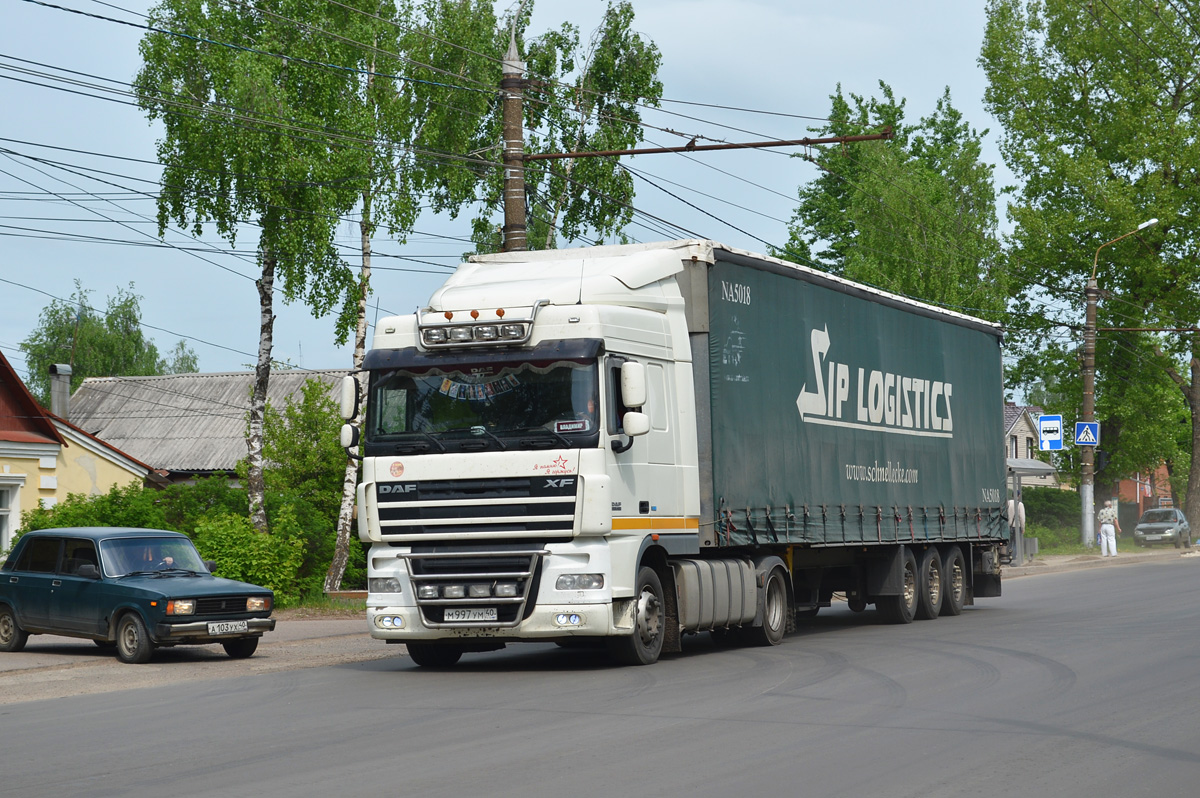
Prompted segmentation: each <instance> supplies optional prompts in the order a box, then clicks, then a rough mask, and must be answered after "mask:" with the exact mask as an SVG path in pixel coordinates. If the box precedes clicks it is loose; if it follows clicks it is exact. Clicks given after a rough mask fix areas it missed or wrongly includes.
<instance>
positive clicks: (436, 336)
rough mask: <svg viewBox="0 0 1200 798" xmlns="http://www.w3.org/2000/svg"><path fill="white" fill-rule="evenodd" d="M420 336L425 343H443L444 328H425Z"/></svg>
mask: <svg viewBox="0 0 1200 798" xmlns="http://www.w3.org/2000/svg"><path fill="white" fill-rule="evenodd" d="M421 338H422V339H423V340H424V341H425V343H427V344H444V343H446V331H445V330H425V331H424V332H423V333H421Z"/></svg>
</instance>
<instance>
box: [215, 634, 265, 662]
mask: <svg viewBox="0 0 1200 798" xmlns="http://www.w3.org/2000/svg"><path fill="white" fill-rule="evenodd" d="M221 647H222V648H224V649H225V653H226V654H228V655H229V656H230V657H232V658H233V659H245V658H246V657H249V656H252V655H253V654H254V652H255V650H256V649H257V648H258V638H257V637H239V638H237V639H236V640H224V641H222V642H221Z"/></svg>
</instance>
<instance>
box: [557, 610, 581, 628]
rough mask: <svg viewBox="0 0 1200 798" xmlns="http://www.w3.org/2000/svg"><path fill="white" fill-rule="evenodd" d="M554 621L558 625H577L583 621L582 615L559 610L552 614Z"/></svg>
mask: <svg viewBox="0 0 1200 798" xmlns="http://www.w3.org/2000/svg"><path fill="white" fill-rule="evenodd" d="M554 622H555V623H556V624H558V625H559V626H579V625H580V624H582V623H583V616H582V615H580V614H578V613H574V612H560V613H559V614H558V615H555V616H554Z"/></svg>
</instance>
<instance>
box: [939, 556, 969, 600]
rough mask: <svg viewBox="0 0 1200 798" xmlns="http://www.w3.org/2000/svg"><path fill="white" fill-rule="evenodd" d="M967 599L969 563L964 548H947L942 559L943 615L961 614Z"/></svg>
mask: <svg viewBox="0 0 1200 798" xmlns="http://www.w3.org/2000/svg"><path fill="white" fill-rule="evenodd" d="M966 601H967V564H966V560H965V559H964V558H963V553H962V549H960V548H959V547H958V546H952V547H950V548H948V549H946V557H945V559H944V560H942V615H961V614H962V611H963V605H964V604H966Z"/></svg>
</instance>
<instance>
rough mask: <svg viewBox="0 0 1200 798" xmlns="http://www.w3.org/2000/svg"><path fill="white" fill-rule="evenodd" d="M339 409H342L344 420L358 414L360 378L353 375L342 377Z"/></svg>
mask: <svg viewBox="0 0 1200 798" xmlns="http://www.w3.org/2000/svg"><path fill="white" fill-rule="evenodd" d="M338 409H339V410H340V411H341V414H342V420H343V421H349V420H350V419H352V418H354V417H355V416H357V415H358V380H357V379H355V378H354V376H353V375H346V376H345V377H342V388H341V393H340V395H339V396H338Z"/></svg>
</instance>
